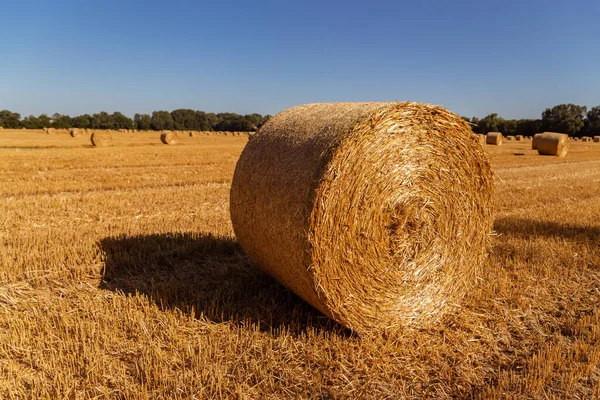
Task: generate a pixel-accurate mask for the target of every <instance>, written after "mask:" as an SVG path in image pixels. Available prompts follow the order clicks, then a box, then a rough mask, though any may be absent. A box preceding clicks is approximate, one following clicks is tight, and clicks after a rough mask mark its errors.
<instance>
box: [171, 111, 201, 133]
mask: <svg viewBox="0 0 600 400" xmlns="http://www.w3.org/2000/svg"><path fill="white" fill-rule="evenodd" d="M171 117H172V118H173V125H174V126H175V129H177V130H184V129H189V130H193V131H197V130H200V124H199V123H198V121H197V120H196V112H195V111H194V110H188V109H179V110H173V111H171Z"/></svg>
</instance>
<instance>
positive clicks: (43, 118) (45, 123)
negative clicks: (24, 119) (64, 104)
mask: <svg viewBox="0 0 600 400" xmlns="http://www.w3.org/2000/svg"><path fill="white" fill-rule="evenodd" d="M38 120H39V121H40V125H41V126H42V128H49V127H51V126H52V120H51V119H50V117H49V116H48V115H46V114H41V115H40V116H39V117H38Z"/></svg>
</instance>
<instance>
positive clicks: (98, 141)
mask: <svg viewBox="0 0 600 400" xmlns="http://www.w3.org/2000/svg"><path fill="white" fill-rule="evenodd" d="M90 140H91V142H92V145H93V146H95V147H107V146H109V145H110V143H111V142H112V135H111V134H110V132H108V131H95V132H93V133H92V136H90Z"/></svg>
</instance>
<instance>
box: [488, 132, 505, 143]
mask: <svg viewBox="0 0 600 400" xmlns="http://www.w3.org/2000/svg"><path fill="white" fill-rule="evenodd" d="M485 143H486V144H492V145H494V146H500V145H501V144H502V133H500V132H488V134H487V135H486V137H485Z"/></svg>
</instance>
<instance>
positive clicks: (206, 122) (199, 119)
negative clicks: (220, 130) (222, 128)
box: [194, 111, 219, 131]
mask: <svg viewBox="0 0 600 400" xmlns="http://www.w3.org/2000/svg"><path fill="white" fill-rule="evenodd" d="M194 118H195V119H196V123H197V124H198V128H197V130H199V131H212V130H214V125H216V124H217V121H218V120H219V119H218V118H217V116H216V115H215V114H212V113H205V112H204V111H194Z"/></svg>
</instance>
